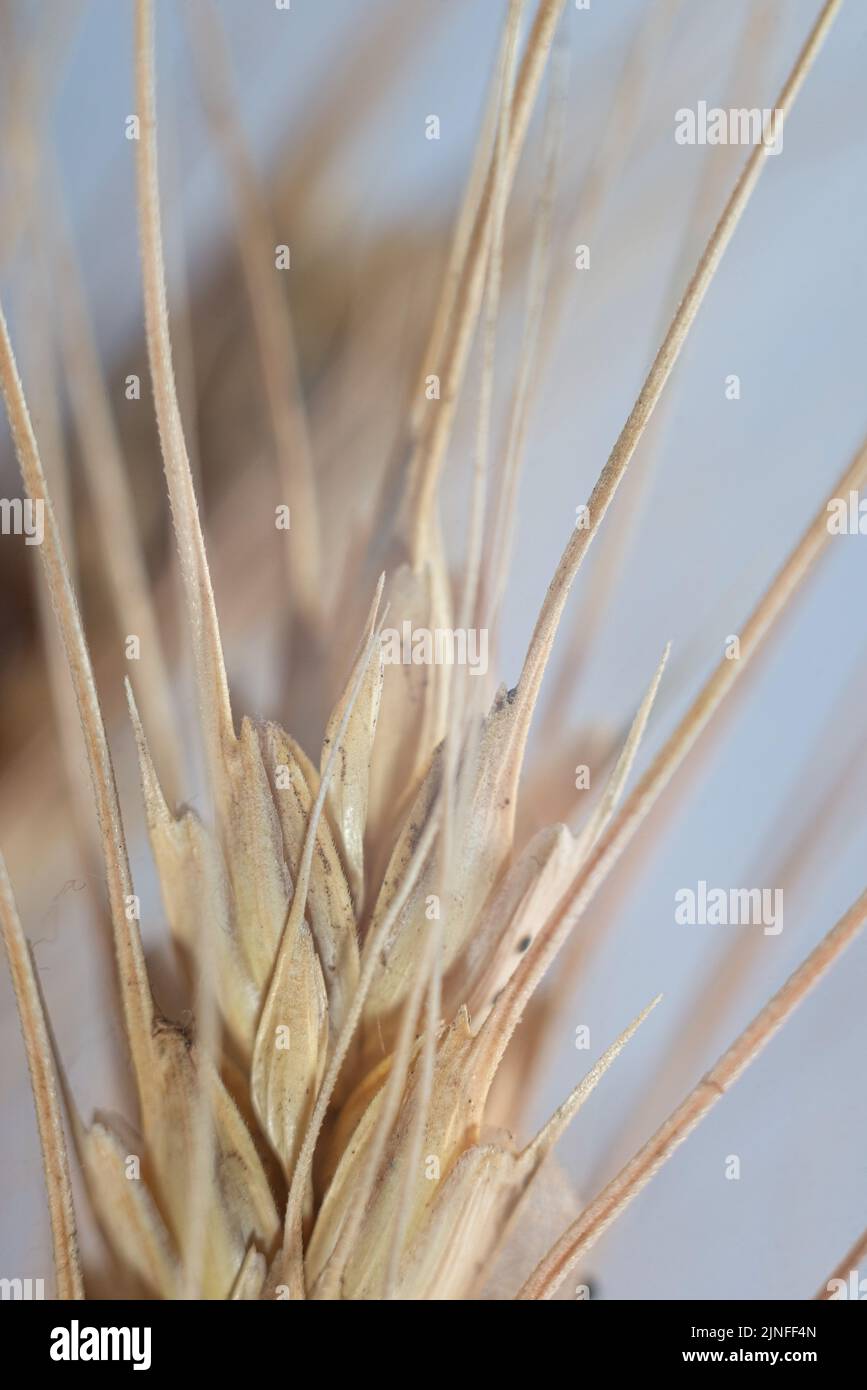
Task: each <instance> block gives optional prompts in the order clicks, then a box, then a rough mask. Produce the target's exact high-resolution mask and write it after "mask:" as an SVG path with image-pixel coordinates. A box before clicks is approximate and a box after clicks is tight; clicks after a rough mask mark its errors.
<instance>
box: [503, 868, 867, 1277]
mask: <svg viewBox="0 0 867 1390" xmlns="http://www.w3.org/2000/svg"><path fill="white" fill-rule="evenodd" d="M865 921H867V891H865V892H864V893H862V894H861V897H860V898H859V899H858V900H857V902H855V903H854V904H853V906H852V907H851V908H850V909H849V911H848V912H847V913H846V914H845V915H844V916H843V917H841V918H840V921H839V922H838V923H837V924H836V926H834V927H832V928H831V930H830V931H829V932H828V934H827V935H826V936H825V937H823V939H822V940H821V941H820V942H819V944H818V946H816V948H815V949H814V950H813V951H811V952H810V954H809V955H808V956H807V958H806V960H805V961H804V962H803V963H802V964H801V965H800V966H799V967H798V969H797V970H796V971H795V972H794V973H793V974H792V975H790V976H789V979H788V980H787V981H786V983H785V984H784V985H783V987H782V989H780V990H778V991H777V993H776V994H775V995H774V996H773V998H772V999H770V1000H769V1001H768V1003H767V1004H766V1005H765V1007H764V1008H763V1009H762V1010H761V1011H760V1012H759V1013H758V1014H757V1015H756V1017H755V1018H754V1019H753V1021H752V1023H750V1024H749V1025H748V1027H747V1028H745V1029H744V1031H743V1032H742V1033H741V1035H740V1036H739V1037H738V1038H737V1039H736V1040H735V1042H734V1043H732V1045H731V1047H730V1048H728V1050H727V1051H726V1052H724V1053H723V1055H722V1057H721V1058H720V1059H719V1061H718V1062H717V1063H716V1065H715V1066H714V1067H712V1068H711V1070H710V1071H709V1072H708V1073H707V1074H706V1075H705V1076H704V1077H703V1078H702V1080H701V1081H700V1082H699V1084H698V1085H697V1086H696V1087H695V1089H694V1090H693V1091H692V1092H691V1093H690V1094H689V1095H688V1096H687V1097H686V1099H685V1100H684V1101H683V1102H682V1103H681V1104H680V1105H679V1106H678V1107H677V1109H676V1110H675V1111H674V1112H673V1113H672V1114H671V1115H670V1116H669V1118H668V1119H667V1120H666V1121H665V1122H664V1124H662V1125H661V1126H660V1128H659V1129H658V1130H657V1131H656V1133H655V1134H654V1136H653V1138H652V1139H650V1140H648V1142H647V1143H646V1144H645V1145H644V1147H643V1148H642V1149H641V1150H640V1151H639V1152H638V1153H637V1154H636V1155H635V1157H634V1158H633V1159H632V1160H631V1161H630V1162H629V1163H627V1165H626V1167H625V1168H623V1169H622V1170H621V1171H620V1173H618V1175H617V1177H616V1178H614V1179H613V1180H612V1181H611V1182H610V1183H609V1184H608V1185H607V1187H605V1188H604V1189H603V1190H602V1192H600V1194H599V1196H598V1197H596V1198H595V1199H594V1200H593V1201H592V1202H591V1203H590V1205H589V1206H588V1207H587V1208H586V1209H585V1211H583V1212H582V1213H581V1215H580V1216H579V1217H578V1219H577V1220H576V1221H574V1222H573V1224H572V1225H571V1226H570V1227H569V1229H568V1230H567V1231H566V1232H565V1233H564V1234H563V1235H562V1236H561V1238H560V1239H559V1240H558V1241H557V1243H556V1244H555V1245H554V1246H553V1247H552V1248H551V1250H549V1252H548V1254H547V1255H546V1256H545V1257H544V1259H542V1260H541V1261H540V1262H539V1264H538V1265H537V1266H536V1268H535V1270H534V1271H533V1273H532V1274H531V1275H530V1277H529V1279H528V1280H527V1281H526V1283H525V1284H524V1285H523V1287H522V1288H521V1290H520V1292H519V1294H518V1298H519V1299H525V1300H526V1299H548V1298H551V1297H552V1295H553V1294H554V1293H555V1292H556V1290H557V1288H558V1287H559V1285H560V1283H561V1282H562V1280H563V1279H564V1278H565V1277H566V1275H567V1274H568V1273H569V1271H570V1270H571V1269H573V1268H574V1266H575V1265H576V1263H577V1262H578V1261H579V1260H580V1259H581V1258H582V1257H583V1256H584V1255H585V1254H586V1253H587V1251H588V1250H589V1249H590V1247H591V1246H592V1245H594V1244H595V1242H596V1241H597V1240H598V1239H599V1237H600V1236H601V1235H602V1233H603V1232H604V1231H605V1230H606V1229H607V1228H608V1226H610V1225H611V1223H612V1221H614V1220H615V1219H616V1218H617V1217H618V1216H619V1215H620V1214H621V1212H622V1211H623V1210H624V1209H625V1208H626V1207H627V1206H628V1204H629V1203H630V1202H631V1201H632V1200H633V1198H635V1197H637V1195H638V1193H639V1192H641V1191H642V1189H643V1188H644V1187H646V1185H647V1183H649V1182H650V1179H651V1178H652V1177H653V1176H654V1174H655V1173H656V1172H657V1171H658V1170H659V1169H660V1168H661V1166H662V1164H663V1163H664V1162H665V1161H666V1159H667V1158H669V1157H670V1156H671V1154H672V1153H673V1152H674V1150H675V1149H676V1148H677V1147H678V1146H679V1145H680V1144H682V1143H683V1141H684V1140H685V1139H686V1138H687V1137H688V1135H689V1134H691V1133H692V1131H693V1129H695V1127H696V1125H697V1124H698V1123H699V1122H700V1121H701V1120H703V1119H704V1117H705V1115H706V1114H707V1113H708V1111H709V1110H711V1109H712V1108H713V1106H714V1105H715V1104H716V1103H717V1101H718V1100H719V1099H720V1098H721V1097H722V1096H723V1095H724V1094H725V1092H726V1091H727V1090H728V1089H729V1087H731V1086H733V1085H734V1083H735V1082H736V1081H737V1079H738V1078H739V1077H740V1076H741V1075H742V1074H743V1072H744V1071H746V1069H747V1067H748V1066H749V1064H750V1062H752V1061H753V1059H754V1058H755V1057H757V1056H758V1054H759V1053H760V1052H761V1051H762V1049H763V1048H764V1047H765V1046H766V1044H767V1043H768V1042H770V1040H771V1038H772V1037H773V1036H774V1035H775V1033H777V1031H778V1030H779V1029H780V1028H781V1027H782V1025H783V1024H784V1023H785V1022H786V1020H787V1019H788V1018H789V1017H790V1015H791V1014H792V1013H793V1012H794V1010H795V1009H796V1008H797V1006H798V1005H799V1004H800V1003H801V1001H802V1000H803V999H804V998H805V997H806V995H807V994H809V993H810V991H811V990H812V989H813V988H814V987H815V986H816V985H817V984H818V982H819V980H821V979H822V977H823V976H824V975H825V974H826V973H827V971H828V970H829V969H830V968H831V966H832V965H833V964H834V963H835V961H836V960H837V959H838V957H839V956H840V955H841V954H842V953H843V951H844V950H845V949H846V947H847V946H848V945H849V944H850V943H851V942H852V941H853V940H854V938H855V937H856V936H857V934H858V932H859V931H860V930H861V928H862V927H863V926H864V923H865Z"/></svg>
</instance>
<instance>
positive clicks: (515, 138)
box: [402, 0, 564, 569]
mask: <svg viewBox="0 0 867 1390" xmlns="http://www.w3.org/2000/svg"><path fill="white" fill-rule="evenodd" d="M563 5H564V0H540V3H539V7H538V9H537V11H536V17H535V20H534V22H533V26H532V29H531V31H530V35H529V38H528V40H527V49H526V52H525V54H524V59H523V62H522V63H521V68H520V71H519V74H518V80H517V83H516V85H515V93H514V99H513V102H512V119H511V126H510V130H509V147H508V152H507V161H506V175H505V183H506V194H508V191H509V189H511V186H512V184H513V182H514V178H515V173H516V171H517V167H518V161H519V159H520V156H521V151H522V149H523V146H524V141H525V139H526V136H527V129H528V126H529V123H530V116H531V115H532V112H533V108H534V106H535V103H536V98H537V96H538V93H539V87H540V85H541V81H542V75H543V73H544V71H545V65H546V63H547V60H548V54H549V52H550V50H551V44H552V43H553V41H554V33H555V30H556V28H557V22H558V20H559V18H560V15H561V13H562V10H563ZM494 181H495V168H494V166H493V164H492V165H491V167H490V169H489V171H488V177H487V180H486V183H485V187H484V189H483V191H482V196H481V199H480V202H479V207H478V209H477V212H476V218H475V222H474V225H473V230H472V234H471V236H470V239H469V243H468V246H467V250H466V255H465V257H464V261H463V265H462V268H461V276H460V281H459V288H458V292H457V299H456V303H455V308H454V312H453V314H452V315H451V317H450V320H449V325H448V331H447V333H446V335H445V338H444V341H443V345H442V362H441V364H440V363H437V364H435V365H436V366H437V367H438V368H439V370H440V372H441V374H442V385H441V397H440V400H439V401H438V402H437V406H436V410H435V412H434V413H433V414H432V416H431V420H432V424H431V427H430V429H429V430H428V431H426V432H425V433H423V435H422V437H421V439H420V440H419V442H418V445H417V447H416V448H415V449H414V451H413V455H412V458H411V460H410V464H409V471H408V474H407V483H406V493H405V496H404V504H403V518H402V531H403V533H404V536H405V539H406V541H407V544H408V547H409V550H410V554H411V556H412V560H413V564H414V566H415V567H416V568H417V569H418V568H420V567H421V565H422V564H423V563H424V560H425V557H426V554H427V545H428V532H429V518H430V514H431V509H432V507H433V502H434V498H435V496H436V488H437V483H438V479H439V474H440V471H441V469H442V464H443V460H444V458H445V452H446V449H447V447H448V442H449V439H450V437H451V431H452V426H453V423H454V417H455V411H456V408H457V402H458V396H459V394H460V389H461V385H462V383H463V379H464V375H465V372H466V365H467V358H468V355H469V351H470V346H471V344H472V340H473V335H474V332H475V327H476V323H477V320H478V316H479V310H480V308H481V302H482V294H483V290H484V284H485V277H486V271H487V263H488V256H489V253H490V247H491V237H492V233H493V218H494Z"/></svg>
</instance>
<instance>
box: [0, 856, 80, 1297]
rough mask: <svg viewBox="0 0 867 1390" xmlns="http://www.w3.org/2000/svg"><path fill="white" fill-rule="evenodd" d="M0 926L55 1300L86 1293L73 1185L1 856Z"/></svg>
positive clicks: (32, 975)
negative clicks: (31, 1109)
mask: <svg viewBox="0 0 867 1390" xmlns="http://www.w3.org/2000/svg"><path fill="white" fill-rule="evenodd" d="M0 926H2V930H3V944H4V946H5V948H6V955H7V957H8V960H9V969H10V972H11V974H12V983H13V985H14V988H15V1000H16V1002H17V1004H18V1016H19V1019H20V1021H21V1033H22V1035H23V1038H24V1047H25V1049H26V1052H27V1065H28V1067H29V1068H30V1085H31V1089H32V1091H33V1103H34V1105H35V1107H36V1123H37V1125H38V1127H39V1142H40V1144H41V1146H42V1166H43V1169H44V1171H45V1187H46V1190H47V1193H48V1215H49V1219H50V1221H51V1240H52V1245H53V1249H54V1272H55V1278H56V1281H57V1289H56V1292H57V1297H58V1298H59V1299H78V1298H84V1281H83V1279H82V1277H81V1267H80V1264H79V1258H78V1235H77V1232H76V1228H75V1212H74V1210H73V1206H72V1185H71V1183H70V1178H69V1160H68V1157H67V1153H66V1139H65V1136H64V1133H63V1121H62V1119H61V1117H60V1096H59V1089H58V1085H57V1076H56V1074H55V1071H54V1064H53V1061H52V1056H51V1042H50V1039H49V1036H48V1028H47V1026H46V1022H45V1013H44V1010H43V1007H42V999H41V997H40V993H39V984H38V982H37V979H36V971H35V969H34V967H33V961H32V959H31V956H30V951H29V949H28V946H27V941H26V939H25V936H24V931H23V929H22V926H21V922H20V920H19V917H18V911H17V909H16V907H15V899H14V898H13V896H12V886H11V884H10V882H9V876H8V874H7V872H6V863H5V860H4V859H3V856H2V855H0Z"/></svg>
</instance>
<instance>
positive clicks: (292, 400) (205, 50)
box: [187, 0, 322, 625]
mask: <svg viewBox="0 0 867 1390" xmlns="http://www.w3.org/2000/svg"><path fill="white" fill-rule="evenodd" d="M187 32H188V34H189V38H190V44H191V47H192V50H193V54H194V57H195V59H196V70H197V72H198V75H199V84H200V88H201V91H202V96H203V102H204V107H205V111H206V113H207V116H208V119H209V121H210V124H211V128H212V130H213V133H214V136H215V139H216V142H217V146H218V148H219V149H220V150H221V151H222V154H223V160H224V162H225V166H226V172H227V174H228V177H229V184H230V187H231V190H232V196H233V200H234V205H235V219H236V222H237V227H238V249H239V252H240V256H241V265H242V269H243V273H244V279H245V282H246V286H247V297H248V299H249V302H250V309H251V312H252V316H253V327H254V331H255V334H256V341H257V345H258V349H259V361H260V364H261V369H262V378H263V383H264V387H265V397H266V401H267V406H268V412H269V415H270V418H271V430H272V433H273V436H274V444H275V448H276V454H277V468H278V479H279V484H280V489H281V494H282V495H281V499H280V500H281V502H283V503H286V504H289V503H290V502H291V506H292V513H293V520H297V521H298V522H299V524H298V525H297V526H294V525H293V529H292V537H293V540H292V542H291V545H290V544H289V543H288V541H287V544H286V545H285V546H284V556H285V563H286V566H287V570H288V573H289V578H290V583H291V586H292V588H291V592H290V594H289V595H288V596H287V598H288V601H289V602H292V603H294V604H295V605H296V606H297V610H298V612H299V613H300V614H301V616H302V617H303V618H304V619H305V621H307V622H308V623H309V624H311V625H313V624H315V623H317V622H320V621H321V618H322V599H321V583H320V569H321V554H320V525H319V513H318V506H317V500H316V480H315V475H314V467H313V449H312V446H311V442H310V431H309V427H308V423H307V416H306V412H305V408H304V398H303V394H302V390H301V376H300V371H299V366H298V352H297V348H296V345H295V335H294V332H293V329H292V320H291V317H290V313H289V307H288V304H287V303H286V298H285V296H284V295H283V294H282V293H281V287H280V285H279V284H278V283H277V279H275V277H277V278H279V274H280V273H281V272H277V271H276V270H275V269H274V262H273V258H274V254H275V248H276V245H277V243H278V241H279V240H280V238H279V237H278V236H277V235H276V231H275V228H274V227H273V225H272V223H271V214H270V212H269V209H268V204H267V201H266V199H265V196H264V194H263V192H262V188H261V186H260V183H259V179H258V176H257V174H256V169H255V165H254V163H253V160H252V158H251V156H250V151H249V149H248V148H247V145H246V143H245V141H244V137H243V131H242V128H241V122H240V119H239V117H238V112H237V107H236V103H235V101H234V96H233V92H232V78H231V68H230V63H229V55H228V51H227V48H226V41H225V35H224V34H223V32H222V28H221V26H220V19H219V15H218V13H217V10H216V6H215V5H213V3H206V0H195V5H194V9H193V13H192V14H191V16H190V23H189V24H188V26H187Z"/></svg>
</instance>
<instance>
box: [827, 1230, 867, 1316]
mask: <svg viewBox="0 0 867 1390" xmlns="http://www.w3.org/2000/svg"><path fill="white" fill-rule="evenodd" d="M865 1260H867V1230H865V1231H864V1232H863V1234H862V1235H860V1236H859V1237H858V1239H857V1240H856V1242H855V1244H854V1245H853V1246H852V1249H851V1250H849V1251H848V1252H847V1253H846V1254H845V1255H844V1256H843V1258H842V1260H841V1261H840V1263H839V1264H838V1266H837V1268H836V1269H835V1270H834V1272H833V1274H829V1275H828V1278H827V1279H826V1280H825V1283H824V1284H823V1285H822V1287H821V1289H819V1292H818V1293H817V1294H816V1296H815V1299H816V1300H818V1301H822V1300H823V1299H830V1298H831V1296H832V1295H831V1289H830V1285H831V1283H832V1282H833V1281H834V1280H835V1279H842V1280H843V1281H844V1282H847V1283H848V1280H849V1275H850V1274H851V1273H852V1271H853V1270H854V1271H855V1273H856V1274H857V1273H859V1271H860V1269H861V1265H862V1264H863V1263H864V1261H865Z"/></svg>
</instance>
